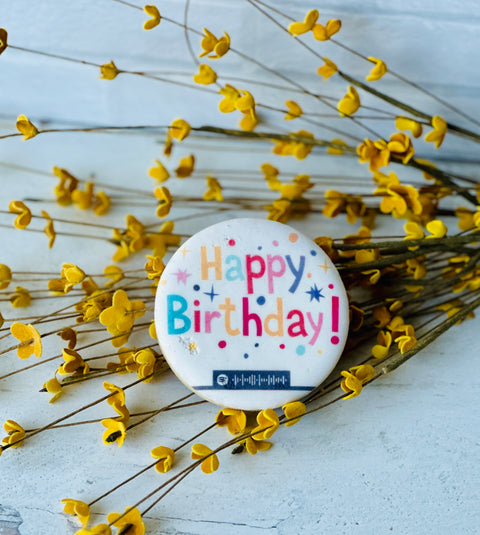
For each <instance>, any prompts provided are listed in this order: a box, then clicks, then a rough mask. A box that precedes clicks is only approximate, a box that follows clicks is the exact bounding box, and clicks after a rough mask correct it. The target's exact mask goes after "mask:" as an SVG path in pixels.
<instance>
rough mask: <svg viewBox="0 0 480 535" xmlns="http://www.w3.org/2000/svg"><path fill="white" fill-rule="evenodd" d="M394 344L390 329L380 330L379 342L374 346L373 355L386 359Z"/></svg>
mask: <svg viewBox="0 0 480 535" xmlns="http://www.w3.org/2000/svg"><path fill="white" fill-rule="evenodd" d="M391 345H392V335H391V333H389V332H388V331H380V332H379V333H378V334H377V344H376V345H374V346H373V347H372V357H373V358H376V359H384V358H385V357H386V356H387V355H388V350H389V349H390V346H391Z"/></svg>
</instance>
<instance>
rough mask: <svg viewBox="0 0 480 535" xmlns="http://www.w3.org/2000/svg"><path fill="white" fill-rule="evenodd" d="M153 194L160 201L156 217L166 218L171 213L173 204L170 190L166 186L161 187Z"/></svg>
mask: <svg viewBox="0 0 480 535" xmlns="http://www.w3.org/2000/svg"><path fill="white" fill-rule="evenodd" d="M153 194H154V196H155V197H156V198H157V199H158V201H159V203H158V206H157V210H156V212H155V214H156V216H157V217H166V216H167V215H168V214H169V213H170V209H171V208H172V202H173V201H172V195H171V194H170V190H169V189H168V188H166V187H165V186H159V187H158V188H155V190H154V192H153Z"/></svg>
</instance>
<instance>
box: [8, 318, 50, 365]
mask: <svg viewBox="0 0 480 535" xmlns="http://www.w3.org/2000/svg"><path fill="white" fill-rule="evenodd" d="M10 332H11V333H12V335H13V336H14V337H15V338H16V339H17V340H19V341H20V344H19V345H18V348H17V355H18V356H19V357H20V358H21V359H28V357H30V355H32V354H34V355H35V356H36V357H37V358H39V357H41V356H42V339H41V337H40V333H39V332H38V331H37V329H35V327H34V326H33V325H25V324H23V323H20V322H15V323H12V325H11V326H10Z"/></svg>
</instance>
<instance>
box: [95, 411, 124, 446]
mask: <svg viewBox="0 0 480 535" xmlns="http://www.w3.org/2000/svg"><path fill="white" fill-rule="evenodd" d="M101 423H102V425H103V426H104V427H106V428H107V429H106V431H105V432H104V433H103V436H102V440H103V443H104V444H106V445H109V444H113V443H114V442H117V445H118V447H119V448H120V447H121V446H122V445H123V443H124V441H125V437H126V436H127V428H126V426H125V424H124V423H123V422H122V421H121V420H117V419H116V418H105V419H104V420H102V422H101Z"/></svg>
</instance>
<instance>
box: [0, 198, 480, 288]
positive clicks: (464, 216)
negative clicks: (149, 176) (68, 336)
mask: <svg viewBox="0 0 480 535" xmlns="http://www.w3.org/2000/svg"><path fill="white" fill-rule="evenodd" d="M455 215H456V216H457V217H458V222H457V224H458V228H459V229H460V230H464V231H465V230H470V229H472V228H473V227H474V226H475V222H474V212H472V211H471V210H470V209H469V208H466V207H465V206H459V207H458V208H456V209H455ZM477 219H478V221H479V222H480V217H478V218H477ZM0 288H1V285H0Z"/></svg>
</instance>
